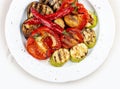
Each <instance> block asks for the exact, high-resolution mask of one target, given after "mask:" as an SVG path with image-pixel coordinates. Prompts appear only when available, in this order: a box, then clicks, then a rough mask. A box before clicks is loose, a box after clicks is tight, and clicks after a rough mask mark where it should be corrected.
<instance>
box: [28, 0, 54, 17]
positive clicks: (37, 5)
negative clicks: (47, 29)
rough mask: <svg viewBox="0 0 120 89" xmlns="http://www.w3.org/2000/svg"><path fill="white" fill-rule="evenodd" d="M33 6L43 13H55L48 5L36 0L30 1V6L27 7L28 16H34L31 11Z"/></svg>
mask: <svg viewBox="0 0 120 89" xmlns="http://www.w3.org/2000/svg"><path fill="white" fill-rule="evenodd" d="M31 7H32V8H34V9H35V10H37V11H38V12H39V13H41V14H42V15H47V14H51V13H53V10H52V9H51V8H50V7H49V6H48V5H45V4H41V3H39V2H37V1H34V2H32V3H30V4H29V6H28V7H27V16H28V18H32V17H33V14H32V13H31V11H30V8H31Z"/></svg>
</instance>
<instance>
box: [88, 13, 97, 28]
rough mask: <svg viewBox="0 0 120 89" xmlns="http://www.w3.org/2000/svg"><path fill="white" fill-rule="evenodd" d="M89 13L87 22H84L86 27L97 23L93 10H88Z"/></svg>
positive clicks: (92, 26) (91, 26)
mask: <svg viewBox="0 0 120 89" xmlns="http://www.w3.org/2000/svg"><path fill="white" fill-rule="evenodd" d="M88 13H89V20H88V23H87V24H86V28H94V27H95V26H96V25H97V16H96V15H95V13H93V12H90V11H89V12H88Z"/></svg>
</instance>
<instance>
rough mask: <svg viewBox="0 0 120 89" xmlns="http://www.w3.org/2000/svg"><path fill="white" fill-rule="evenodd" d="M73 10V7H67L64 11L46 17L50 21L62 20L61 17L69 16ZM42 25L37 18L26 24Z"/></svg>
mask: <svg viewBox="0 0 120 89" xmlns="http://www.w3.org/2000/svg"><path fill="white" fill-rule="evenodd" d="M73 10H74V8H73V7H66V8H63V9H61V10H59V11H57V12H55V13H53V14H49V15H45V16H44V17H45V18H46V19H49V20H55V19H57V18H61V17H64V16H65V15H68V14H69V13H71V12H72V11H73ZM40 23H41V21H40V20H39V19H37V18H35V17H34V18H32V19H31V20H29V21H27V22H25V24H40Z"/></svg>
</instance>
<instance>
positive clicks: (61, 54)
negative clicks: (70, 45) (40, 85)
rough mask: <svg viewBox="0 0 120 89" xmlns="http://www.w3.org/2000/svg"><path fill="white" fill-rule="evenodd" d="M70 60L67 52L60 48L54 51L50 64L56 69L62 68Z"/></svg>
mask: <svg viewBox="0 0 120 89" xmlns="http://www.w3.org/2000/svg"><path fill="white" fill-rule="evenodd" d="M69 59H70V54H69V50H68V49H65V48H61V49H59V50H56V51H55V52H54V53H53V54H52V56H51V58H50V64H51V65H53V66H56V67H61V66H63V65H64V64H65V63H66V62H67V61H68V60H69Z"/></svg>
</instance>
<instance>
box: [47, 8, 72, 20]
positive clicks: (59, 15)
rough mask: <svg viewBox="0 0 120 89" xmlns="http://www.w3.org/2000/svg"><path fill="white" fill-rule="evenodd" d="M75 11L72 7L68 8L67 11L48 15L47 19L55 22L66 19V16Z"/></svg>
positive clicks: (62, 10) (63, 10)
mask: <svg viewBox="0 0 120 89" xmlns="http://www.w3.org/2000/svg"><path fill="white" fill-rule="evenodd" d="M73 10H74V8H73V7H71V6H70V7H66V8H65V9H61V10H59V11H57V12H56V13H53V14H49V15H46V16H45V17H46V18H49V19H50V20H54V19H57V18H61V17H64V16H65V15H68V14H69V13H71V12H72V11H73Z"/></svg>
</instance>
